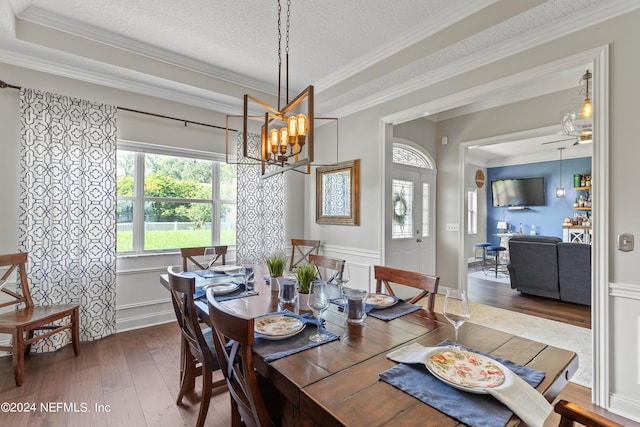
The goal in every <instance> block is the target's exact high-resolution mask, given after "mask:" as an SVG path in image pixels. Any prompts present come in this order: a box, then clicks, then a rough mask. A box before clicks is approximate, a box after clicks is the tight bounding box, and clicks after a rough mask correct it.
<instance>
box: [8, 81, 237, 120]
mask: <svg viewBox="0 0 640 427" xmlns="http://www.w3.org/2000/svg"><path fill="white" fill-rule="evenodd" d="M5 88H11V89H18V90H20V89H22V87H20V86H14V85H10V84H9V83H5V82H3V81H2V80H0V89H5ZM116 108H117V109H118V110H123V111H130V112H132V113H138V114H145V115H147V116H153V117H159V118H161V119H168V120H176V121H178V122H183V123H184V125H185V126H186V125H187V124H189V123H190V124H193V125H199V126H206V127H210V128H216V129H222V130H227V128H225V127H223V126H218V125H211V124H209V123H202V122H194V121H192V120H185V119H179V118H177V117H171V116H164V115H162V114H155V113H149V112H146V111H140V110H134V109H131V108H126V107H116ZM229 130H230V131H231V132H237V130H235V129H229Z"/></svg>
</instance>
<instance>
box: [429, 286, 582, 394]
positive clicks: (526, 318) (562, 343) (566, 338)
mask: <svg viewBox="0 0 640 427" xmlns="http://www.w3.org/2000/svg"><path fill="white" fill-rule="evenodd" d="M443 301H444V296H442V295H437V296H436V306H435V310H436V312H438V313H442V304H443ZM469 305H470V311H471V320H470V321H471V322H473V323H476V324H478V325H482V326H486V327H489V328H493V329H498V330H501V331H504V332H508V333H510V334H513V335H517V336H520V337H524V338H527V339H531V340H534V341H540V342H543V343H545V344H549V345H552V346H554V347H558V348H563V349H566V350H570V351H573V352H575V353H576V354H577V355H578V371H577V372H576V373H575V375H574V376H573V377H572V378H571V380H570V381H571V382H573V383H576V384H579V385H581V386H584V387H588V388H591V385H592V362H591V354H592V343H591V329H587V328H581V327H579V326H574V325H569V324H566V323H562V322H556V321H555V320H549V319H543V318H541V317H535V316H530V315H528V314H522V313H517V312H515V311H509V310H504V309H501V308H496V307H490V306H488V305H483V304H476V303H469ZM463 328H464V325H463V326H462V327H461V330H462V329H463Z"/></svg>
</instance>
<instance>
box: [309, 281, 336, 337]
mask: <svg viewBox="0 0 640 427" xmlns="http://www.w3.org/2000/svg"><path fill="white" fill-rule="evenodd" d="M329 304H330V298H329V289H328V286H327V283H326V282H324V281H319V280H316V281H314V282H313V283H312V284H311V289H310V290H309V299H308V302H307V305H308V306H309V308H310V309H311V312H312V313H313V317H315V318H316V319H317V320H318V332H316V333H315V334H314V335H311V336H310V337H309V339H310V340H311V341H313V342H321V341H324V340H326V339H328V338H329V336H328V335H327V334H323V333H321V332H320V328H321V325H322V313H324V312H325V311H326V310H327V309H328V308H329Z"/></svg>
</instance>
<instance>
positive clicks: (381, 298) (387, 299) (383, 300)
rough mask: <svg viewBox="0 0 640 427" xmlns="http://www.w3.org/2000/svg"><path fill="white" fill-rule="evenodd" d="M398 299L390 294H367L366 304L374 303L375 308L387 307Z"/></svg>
mask: <svg viewBox="0 0 640 427" xmlns="http://www.w3.org/2000/svg"><path fill="white" fill-rule="evenodd" d="M397 302H398V300H397V299H395V298H394V297H392V296H391V295H385V294H369V295H368V296H367V301H366V304H370V305H375V306H376V308H387V307H391V306H392V305H394V304H395V303H397Z"/></svg>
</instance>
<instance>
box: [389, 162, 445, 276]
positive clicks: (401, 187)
mask: <svg viewBox="0 0 640 427" xmlns="http://www.w3.org/2000/svg"><path fill="white" fill-rule="evenodd" d="M434 191H435V173H434V171H433V170H431V169H419V168H413V167H404V168H398V167H394V168H393V173H392V177H391V192H390V199H389V200H387V204H388V206H389V205H390V210H389V209H388V210H387V212H389V211H390V212H391V215H390V216H389V220H388V221H390V226H388V227H386V229H387V230H388V233H389V235H388V236H387V239H388V240H387V241H390V242H391V244H390V245H389V249H390V250H389V251H388V253H387V257H386V264H387V265H390V266H393V267H397V268H402V269H405V270H412V271H420V272H422V273H427V274H435V238H434V234H433V229H434V225H435V221H434V213H435V205H434V203H435V193H434Z"/></svg>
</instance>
